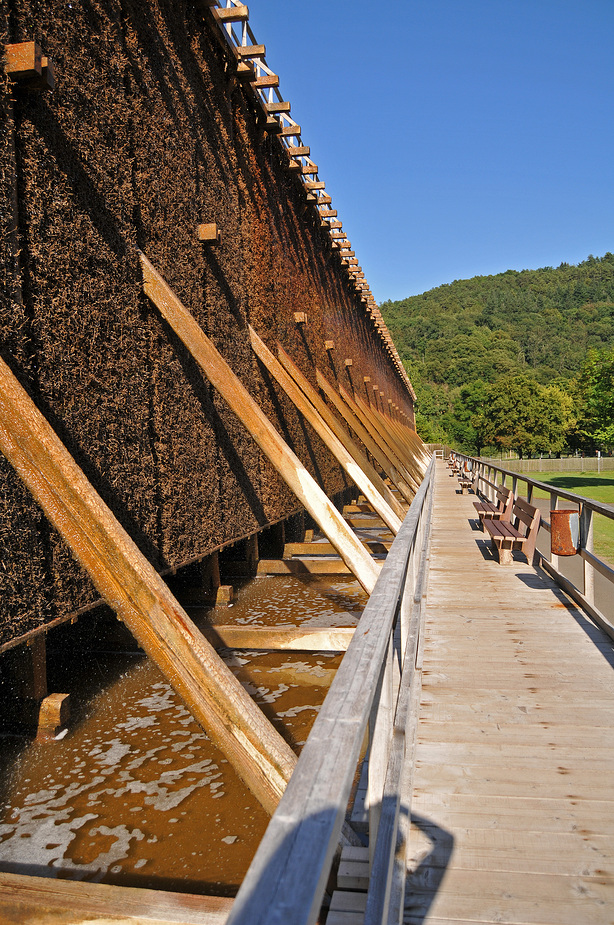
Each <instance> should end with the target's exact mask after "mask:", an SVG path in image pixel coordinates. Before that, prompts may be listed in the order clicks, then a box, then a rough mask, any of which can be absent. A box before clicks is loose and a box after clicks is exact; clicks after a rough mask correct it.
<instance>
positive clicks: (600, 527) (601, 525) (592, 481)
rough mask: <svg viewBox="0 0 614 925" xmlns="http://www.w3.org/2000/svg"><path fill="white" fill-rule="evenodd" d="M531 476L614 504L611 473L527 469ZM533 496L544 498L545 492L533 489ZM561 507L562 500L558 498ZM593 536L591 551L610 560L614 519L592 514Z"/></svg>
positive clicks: (613, 556)
mask: <svg viewBox="0 0 614 925" xmlns="http://www.w3.org/2000/svg"><path fill="white" fill-rule="evenodd" d="M527 475H529V476H530V477H531V478H534V479H536V480H537V481H540V482H548V484H549V485H554V486H555V487H556V488H564V489H566V490H567V491H573V492H575V493H576V494H578V495H584V497H585V498H592V499H593V500H594V501H603V503H604V504H614V472H611V471H608V472H530V473H527ZM534 497H536V498H545V497H547V495H546V494H545V492H540V491H536V492H535V495H534ZM561 501H562V502H563V504H560V506H564V499H561ZM593 524H594V535H595V554H596V555H598V556H599V557H600V558H602V559H607V560H608V562H610V563H614V520H610V519H609V518H608V517H602V516H600V515H599V514H595V515H594V516H593Z"/></svg>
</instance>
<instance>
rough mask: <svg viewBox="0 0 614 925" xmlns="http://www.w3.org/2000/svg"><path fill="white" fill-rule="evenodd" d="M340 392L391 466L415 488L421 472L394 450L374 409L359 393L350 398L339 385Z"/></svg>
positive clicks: (403, 455) (405, 457) (418, 484)
mask: <svg viewBox="0 0 614 925" xmlns="http://www.w3.org/2000/svg"><path fill="white" fill-rule="evenodd" d="M340 392H341V397H342V398H343V399H344V401H346V402H348V403H351V405H350V407H351V408H352V410H353V411H354V413H355V414H357V415H358V416H359V417H360V419H361V420H362V423H363V425H364V426H365V427H366V429H367V430H368V431H369V433H370V434H371V436H372V437H373V438H374V439H375V440H376V441H377V442H378V443H379V445H380V447H381V448H382V450H383V452H384V453H385V454H386V455H387V456H388V458H389V459H390V461H391V463H392V464H393V466H395V468H396V469H397V470H398V471H399V472H400V473H401V475H402V476H403V478H404V479H405V481H406V482H408V483H409V484H410V485H412V486H413V488H414V490H417V489H418V487H419V486H420V482H421V481H422V472H421V471H420V470H418V469H417V468H416V466H414V465H413V464H412V463H411V462H409V460H408V458H407V455H406V454H404V453H402V454H401V455H399V453H398V452H396V450H395V447H394V443H393V442H391V440H390V438H389V437H388V436H387V435H386V434H385V432H384V428H382V427H381V426H380V425H379V422H378V421H377V419H376V417H375V412H374V410H372V408H371V407H370V406H369V405H367V403H366V402H364V401H363V400H362V398H361V397H360V396H359V395H354V398H353V399H352V398H351V396H350V395H349V393H348V392H347V391H346V390H345V389H344V388H343V386H341V387H340Z"/></svg>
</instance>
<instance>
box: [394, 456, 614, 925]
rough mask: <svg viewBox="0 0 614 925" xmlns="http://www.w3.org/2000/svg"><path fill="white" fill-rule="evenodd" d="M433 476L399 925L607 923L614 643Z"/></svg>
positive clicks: (612, 915)
mask: <svg viewBox="0 0 614 925" xmlns="http://www.w3.org/2000/svg"><path fill="white" fill-rule="evenodd" d="M438 466H439V468H438V471H437V479H436V493H435V509H434V523H433V543H432V552H431V573H430V582H429V592H428V598H427V617H426V635H425V652H424V671H423V690H422V700H421V712H420V722H419V727H418V742H417V750H416V755H417V765H416V770H415V774H414V793H413V800H412V818H413V820H414V825H413V832H412V841H411V848H412V852H413V860H412V863H411V864H410V868H411V869H412V872H411V873H410V876H409V881H408V888H407V899H406V908H405V915H404V921H405V923H406V925H417V923H422V922H427V923H430V925H443V923H455V925H458V923H477V922H505V923H518V925H524V923H530V925H563V923H565V925H585V923H590V925H602V923H608V925H610V923H613V922H614V864H613V859H614V786H613V776H612V770H611V769H612V767H613V762H614V672H613V665H614V658H613V649H612V643H611V642H610V641H609V640H608V638H607V637H606V636H605V635H604V634H603V633H602V632H601V631H600V630H598V629H597V628H596V627H595V626H593V624H592V623H591V622H590V621H588V620H587V619H586V618H585V617H584V616H583V614H582V613H581V612H580V611H579V610H577V609H576V608H575V607H574V606H573V605H572V604H571V602H569V601H568V599H567V598H566V597H565V596H564V595H563V594H562V592H561V591H560V590H559V589H558V588H557V587H556V585H555V584H554V583H553V582H552V581H550V580H549V579H548V578H547V577H546V576H545V575H544V574H543V572H541V571H540V570H538V569H535V568H533V567H531V566H528V565H527V564H526V560H525V559H524V557H522V556H520V555H518V556H517V559H516V561H515V562H514V565H513V566H511V567H509V568H505V567H501V566H499V565H498V563H497V562H496V561H494V560H493V559H492V555H491V553H490V547H489V543H488V541H487V540H486V539H485V536H484V534H483V533H481V532H480V531H479V530H477V526H476V523H474V524H473V525H472V524H471V523H470V521H473V520H474V514H475V511H474V508H473V501H474V500H475V498H474V496H473V495H460V494H457V493H456V489H457V480H456V479H452V478H450V477H449V476H448V470H447V469H446V468H445V466H444V464H443V463H440V464H438Z"/></svg>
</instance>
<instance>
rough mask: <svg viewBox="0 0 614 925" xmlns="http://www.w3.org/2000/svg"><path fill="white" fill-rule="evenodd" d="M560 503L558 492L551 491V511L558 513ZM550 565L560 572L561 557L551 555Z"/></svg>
mask: <svg viewBox="0 0 614 925" xmlns="http://www.w3.org/2000/svg"><path fill="white" fill-rule="evenodd" d="M558 503H559V496H558V495H557V494H556V492H554V491H551V492H550V510H551V511H556V509H557V506H558ZM550 549H552V516H550ZM550 564H551V565H552V567H553V568H555V569H556V570H557V572H558V570H559V557H558V556H556V555H555V554H554V553H553V552H551V553H550Z"/></svg>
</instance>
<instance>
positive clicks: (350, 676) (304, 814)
mask: <svg viewBox="0 0 614 925" xmlns="http://www.w3.org/2000/svg"><path fill="white" fill-rule="evenodd" d="M433 484H434V460H431V462H430V464H429V467H428V469H427V472H426V475H425V477H424V479H423V481H422V484H421V485H420V488H419V490H418V492H417V494H416V496H415V498H414V500H413V502H412V504H411V507H410V509H409V512H408V514H407V516H406V517H405V520H404V521H403V524H402V526H401V529H400V530H399V532H398V534H397V536H396V538H395V540H394V542H393V544H392V547H391V549H390V552H389V553H388V557H387V559H386V561H385V563H384V566H383V568H382V571H381V574H380V577H379V579H378V581H377V584H376V586H375V588H374V590H373V593H372V594H371V596H370V598H369V600H368V602H367V605H366V607H365V609H364V611H363V614H362V617H361V619H360V622H359V624H358V627H357V629H356V631H355V633H354V637H353V639H352V641H351V643H350V645H349V646H348V650H347V652H346V654H345V656H344V658H343V661H342V663H341V665H340V667H339V670H338V671H337V674H336V676H335V679H334V681H333V684H332V685H331V688H330V691H329V693H328V695H327V697H326V699H325V701H324V703H323V705H322V707H321V709H320V712H319V714H318V716H317V718H316V721H315V723H314V725H313V728H312V730H311V733H310V735H309V737H308V739H307V742H306V744H305V746H304V748H303V750H302V752H301V755H300V757H299V760H298V763H297V766H296V769H295V771H294V773H293V775H292V777H291V779H290V782H289V784H288V786H287V788H286V791H285V793H284V795H283V797H282V799H281V801H280V804H279V806H278V808H277V810H276V812H275V814H274V815H273V817H272V819H271V821H270V823H269V826H268V828H267V830H266V833H265V835H264V838H263V839H262V842H261V843H260V846H259V848H258V851H257V852H256V855H255V857H254V859H253V861H252V864H251V866H250V868H249V870H248V872H247V874H246V876H245V878H244V881H243V884H242V886H241V888H240V890H239V892H238V894H237V897H236V899H235V902H234V904H233V909H232V912H231V914H230V916H229V918H228V925H248V923H249V925H259V923H261V925H264V923H266V925H282V923H283V925H313V923H314V922H315V921H316V919H317V917H318V915H319V911H320V907H321V903H322V899H323V895H324V890H325V887H326V883H327V879H328V876H329V873H330V868H331V865H332V861H333V857H334V854H335V851H336V850H337V847H338V844H339V841H340V838H341V837H342V827H343V825H344V820H345V815H346V810H347V804H348V800H349V797H350V792H351V788H352V783H353V780H354V776H355V773H356V767H357V763H358V760H359V757H360V753H361V748H362V745H363V742H364V737H365V732H366V731H367V727H368V725H370V727H371V728H372V727H373V726H375V727H377V726H378V723H380V721H381V720H382V716H381V715H380V714H382V713H384V714H385V713H386V710H387V709H388V708H389V707H390V706H391V707H392V711H393V713H394V714H395V715H394V722H390V723H389V726H390V732H391V735H390V737H389V741H388V743H387V750H388V754H389V760H388V767H386V766H384V768H383V776H382V777H381V780H373V779H371V776H370V780H369V789H370V793H371V795H372V798H373V794H379V798H378V802H381V805H380V806H379V807H377V809H378V810H379V812H376V813H371V818H370V829H371V831H370V840H372V842H373V843H376V845H377V848H376V851H377V852H378V853H377V859H376V858H374V859H373V863H374V864H375V863H376V860H377V864H378V865H382V859H383V858H384V859H386V858H387V862H386V863H384V864H383V865H382V866H383V869H385V871H386V875H385V878H384V879H385V882H386V885H387V890H386V895H385V896H384V900H383V901H384V904H387V903H388V901H389V900H388V897H389V895H390V884H391V879H392V869H393V866H394V860H395V849H396V847H397V846H396V842H397V834H398V828H399V825H398V816H399V813H398V800H399V790H400V780H399V779H398V771H397V780H396V783H395V782H394V780H393V777H392V776H391V775H392V773H393V772H394V768H393V765H394V766H396V767H397V768H398V766H399V762H400V765H401V767H402V765H403V761H402V759H403V757H404V755H405V753H406V751H407V745H406V742H405V739H406V726H407V721H408V713H409V712H410V711H408V709H407V697H408V686H409V687H411V682H412V680H413V676H412V675H413V672H414V671H415V663H416V652H417V646H418V639H419V624H420V616H421V607H422V599H423V591H424V583H425V578H424V576H425V565H424V563H425V559H426V550H427V547H428V536H429V527H430V516H431V501H432V489H433ZM403 656H404V657H403ZM399 669H400V671H399ZM391 689H392V690H393V698H392V700H393V703H392V704H389V703H387V702H386V691H387V692H388V693H390V691H391ZM395 702H396V706H395ZM375 714H378V715H377V719H376V721H375V722H373V717H374V715H375ZM383 719H384V723H383V724H384V726H385V725H386V722H385V716H384V717H383ZM370 720H371V723H370ZM401 727H402V728H401ZM374 763H375V762H374ZM391 786H392V790H393V791H394V799H395V800H396V804H397V811H396V812H394V811H393V814H392V815H393V816H394V817H396V818H394V819H393V821H392V824H390V813H389V812H388V808H389V806H388V803H389V802H390V801H389V800H388V803H387V798H388V797H389V795H390V790H391ZM372 808H373V807H372ZM393 810H394V807H393ZM378 815H379V816H381V818H382V820H383V828H385V829H386V834H387V837H386V839H384V838H377V832H376V831H374V830H373V828H372V825H373V822H372V820H373V819H374V818H376V817H377V816H378ZM383 828H382V831H383ZM403 868H404V865H403ZM377 886H378V885H377V884H376V887H377ZM397 894H402V891H398V890H397ZM367 902H369V899H368V900H367ZM381 902H382V900H381V897H378V898H376V897H373V898H372V900H371V904H372V905H378V906H381ZM378 921H379V920H378Z"/></svg>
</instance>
